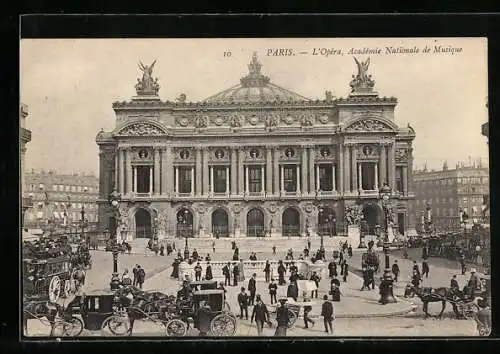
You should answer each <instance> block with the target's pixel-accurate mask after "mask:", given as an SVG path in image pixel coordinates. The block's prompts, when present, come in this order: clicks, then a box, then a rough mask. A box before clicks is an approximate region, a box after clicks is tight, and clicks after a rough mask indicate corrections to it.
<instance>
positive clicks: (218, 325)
mask: <svg viewBox="0 0 500 354" xmlns="http://www.w3.org/2000/svg"><path fill="white" fill-rule="evenodd" d="M191 324H192V325H193V327H194V328H196V329H198V330H199V331H200V334H202V335H212V336H234V335H235V333H236V317H235V316H234V315H233V314H232V313H230V312H229V311H228V310H226V298H225V293H224V290H220V289H209V290H196V291H194V292H193V294H192V298H191V303H190V304H188V305H187V306H186V305H184V307H183V308H181V309H180V312H179V316H177V317H175V318H172V319H171V320H170V321H168V322H167V323H166V327H167V335H168V336H175V337H178V336H184V335H186V333H187V330H188V328H189V326H190V325H191Z"/></svg>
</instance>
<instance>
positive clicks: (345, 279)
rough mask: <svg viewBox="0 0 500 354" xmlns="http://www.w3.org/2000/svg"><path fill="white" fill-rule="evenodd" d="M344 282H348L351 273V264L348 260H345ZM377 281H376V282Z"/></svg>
mask: <svg viewBox="0 0 500 354" xmlns="http://www.w3.org/2000/svg"><path fill="white" fill-rule="evenodd" d="M343 268H344V276H343V279H344V283H345V282H347V276H348V275H349V264H347V261H345V260H344V267H343ZM374 283H375V282H374Z"/></svg>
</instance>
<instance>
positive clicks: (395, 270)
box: [392, 260, 399, 282]
mask: <svg viewBox="0 0 500 354" xmlns="http://www.w3.org/2000/svg"><path fill="white" fill-rule="evenodd" d="M392 274H394V281H395V282H397V281H398V276H399V265H398V261H397V260H394V264H393V265H392Z"/></svg>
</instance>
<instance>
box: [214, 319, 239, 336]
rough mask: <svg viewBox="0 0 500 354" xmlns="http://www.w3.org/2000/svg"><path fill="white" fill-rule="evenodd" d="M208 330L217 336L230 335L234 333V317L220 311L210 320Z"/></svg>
mask: <svg viewBox="0 0 500 354" xmlns="http://www.w3.org/2000/svg"><path fill="white" fill-rule="evenodd" d="M210 332H211V333H212V335H214V336H217V337H230V336H234V334H235V333H236V319H235V318H234V317H232V316H230V315H228V314H226V313H220V314H218V315H217V316H215V317H214V318H213V319H212V321H210Z"/></svg>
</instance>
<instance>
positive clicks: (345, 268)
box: [343, 260, 349, 283]
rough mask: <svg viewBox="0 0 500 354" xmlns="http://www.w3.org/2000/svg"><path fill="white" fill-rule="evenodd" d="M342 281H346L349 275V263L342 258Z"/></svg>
mask: <svg viewBox="0 0 500 354" xmlns="http://www.w3.org/2000/svg"><path fill="white" fill-rule="evenodd" d="M343 268H344V277H343V278H344V283H345V282H347V276H348V275H349V264H347V261H346V260H344V267H343Z"/></svg>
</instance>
